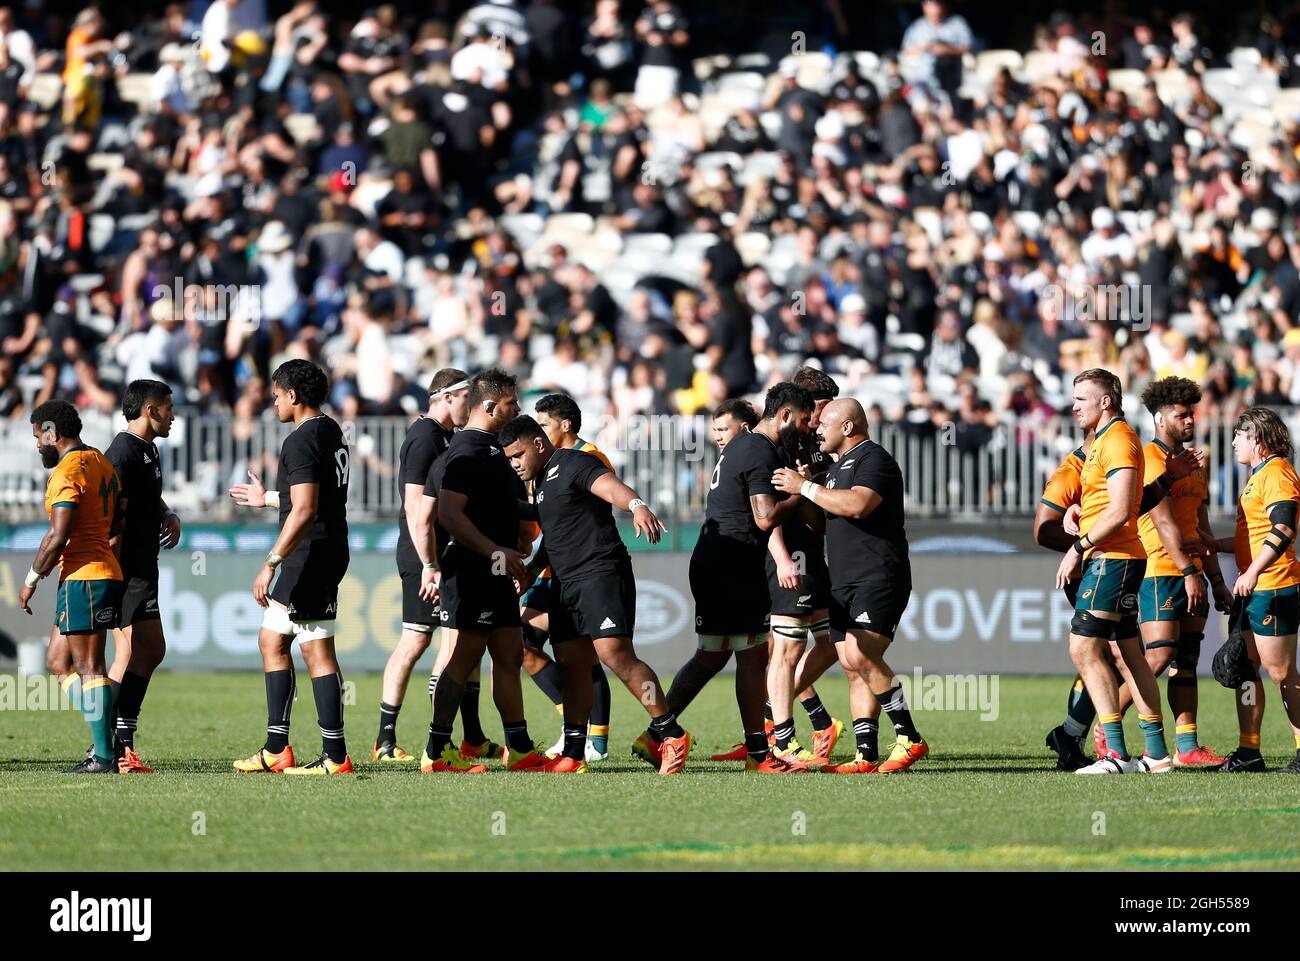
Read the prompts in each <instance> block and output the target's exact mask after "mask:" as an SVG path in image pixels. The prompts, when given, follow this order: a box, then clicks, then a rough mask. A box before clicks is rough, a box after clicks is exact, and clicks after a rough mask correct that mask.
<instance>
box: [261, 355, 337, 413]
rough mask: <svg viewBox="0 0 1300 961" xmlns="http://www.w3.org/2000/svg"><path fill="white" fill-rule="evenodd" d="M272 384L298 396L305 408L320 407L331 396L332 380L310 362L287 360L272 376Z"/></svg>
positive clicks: (299, 401) (299, 359)
mask: <svg viewBox="0 0 1300 961" xmlns="http://www.w3.org/2000/svg"><path fill="white" fill-rule="evenodd" d="M271 383H272V384H274V385H275V386H276V387H279V388H280V389H281V390H285V391H288V390H291V391H293V392H294V393H295V394H297V395H298V403H300V404H302V405H303V406H304V407H319V406H320V405H321V404H323V403H325V398H326V397H328V396H329V391H330V379H329V377H327V376H326V375H325V371H323V370H321V369H320V368H319V367H317V366H316V365H315V364H313V363H312V362H311V361H310V360H302V359H301V358H298V359H294V360H286V361H285V362H284V363H283V364H281V365H280V366H279V367H277V368H276V369H275V373H273V374H272V375H271Z"/></svg>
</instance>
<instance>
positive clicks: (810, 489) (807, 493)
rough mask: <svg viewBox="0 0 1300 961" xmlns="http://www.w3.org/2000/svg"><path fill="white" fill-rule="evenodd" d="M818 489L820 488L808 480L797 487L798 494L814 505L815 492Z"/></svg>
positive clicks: (815, 501)
mask: <svg viewBox="0 0 1300 961" xmlns="http://www.w3.org/2000/svg"><path fill="white" fill-rule="evenodd" d="M820 489H821V488H820V487H818V486H817V485H816V484H814V483H813V482H812V481H810V480H806V481H804V482H803V483H802V484H800V485H799V493H800V494H802V495H803V496H804V497H806V498H808V500H810V501H812V502H813V503H814V504H816V503H817V491H819V490H820Z"/></svg>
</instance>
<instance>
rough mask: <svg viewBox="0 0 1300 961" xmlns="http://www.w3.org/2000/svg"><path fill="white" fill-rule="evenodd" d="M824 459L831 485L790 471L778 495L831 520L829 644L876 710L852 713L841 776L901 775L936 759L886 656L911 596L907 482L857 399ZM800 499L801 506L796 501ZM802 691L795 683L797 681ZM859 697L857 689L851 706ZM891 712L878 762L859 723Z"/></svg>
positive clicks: (843, 405)
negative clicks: (829, 460) (891, 738)
mask: <svg viewBox="0 0 1300 961" xmlns="http://www.w3.org/2000/svg"><path fill="white" fill-rule="evenodd" d="M817 436H818V437H819V438H820V440H821V449H822V452H823V453H826V454H831V455H834V456H835V464H834V465H833V467H831V469H830V470H829V471H828V472H827V477H826V483H825V485H822V484H818V483H817V482H816V481H812V480H808V479H806V478H804V477H803V476H802V475H801V474H799V473H798V472H797V471H794V470H791V469H790V468H787V467H783V468H780V469H779V470H777V471H776V472H775V474H774V476H773V477H772V484H773V486H774V487H775V488H776V489H777V490H780V491H783V492H785V493H787V494H800V495H802V498H804V499H806V500H807V501H811V502H812V503H813V504H815V505H816V506H817V507H820V508H821V509H822V510H823V511H824V512H825V517H826V555H827V564H828V566H829V568H830V575H831V607H830V618H831V638H832V639H833V640H834V641H835V642H836V644H837V646H838V649H839V654H840V663H841V664H842V665H843V667H844V670H845V672H846V673H850V672H857V673H859V674H861V675H862V677H863V679H864V680H865V681H866V687H867V688H868V689H869V691H870V692H871V694H873V695H874V700H875V702H878V705H879V706H877V705H876V704H873V703H870V702H864V701H863V700H862V699H861V697H860V696H859V698H858V703H855V704H853V705H852V708H853V716H854V725H853V727H854V731H855V733H856V734H857V740H858V754H857V757H856V758H855V759H854V760H853V761H851V762H849V763H848V764H847V765H834V766H828V767H824V768H822V770H823V771H826V770H828V769H829V770H831V771H834V772H835V773H863V774H866V773H881V774H887V773H890V772H892V771H901V770H904V769H905V768H908V767H910V766H911V765H913V764H915V763H916V762H917V761H918V760H920V759H921V758H922V757H924V756H925V755H926V754H927V753H928V752H929V747H928V745H927V744H926V743H925V740H924V739H923V738H922V737H921V735H920V734H919V733H918V732H917V730H916V727H915V725H914V724H913V722H912V715H911V712H910V711H909V710H908V707H907V700H906V698H905V697H904V696H903V687H902V685H901V684H900V683H899V682H898V679H897V678H896V677H895V676H894V672H893V671H892V670H890V668H889V665H888V664H886V663H885V657H884V655H885V650H886V649H887V648H888V647H889V644H890V642H891V641H892V640H893V637H894V631H895V630H896V629H897V628H898V622H899V620H900V619H901V618H902V616H903V611H904V610H905V609H906V608H907V603H908V600H909V599H910V597H911V594H912V568H911V561H910V559H909V557H908V546H907V533H906V530H905V528H904V523H903V497H904V490H903V474H902V471H900V470H899V468H898V463H897V462H896V461H895V460H894V458H893V456H892V455H891V454H890V453H889V452H888V451H887V450H885V449H884V448H883V447H881V446H880V445H879V444H877V443H876V442H875V441H873V440H870V439H868V436H867V417H866V413H865V412H864V411H863V409H862V405H861V404H859V403H858V402H857V401H856V400H853V399H852V398H844V399H840V400H834V401H832V402H831V403H829V404H827V405H826V408H825V409H824V410H823V411H822V416H821V423H820V424H819V426H818V428H817ZM792 500H798V499H797V498H792ZM796 683H797V682H796ZM853 696H854V692H853V690H852V689H851V690H850V697H851V698H852V697H853ZM880 707H883V708H884V710H885V713H886V714H888V715H889V719H890V721H892V722H893V725H894V732H895V738H896V740H895V744H894V748H893V750H892V752H891V753H890V755H889V757H888V758H887V759H885V760H884V761H883V762H882V761H880V760H879V753H878V748H877V746H876V738H875V737H874V736H869V735H870V734H871V732H870V730H869V729H868V728H867V726H866V725H865V724H864V725H859V723H858V722H859V721H865V720H869V719H871V712H872V710H873V709H874V710H876V711H878V710H879V708H880Z"/></svg>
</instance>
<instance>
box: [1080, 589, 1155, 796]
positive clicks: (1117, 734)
mask: <svg viewBox="0 0 1300 961" xmlns="http://www.w3.org/2000/svg"><path fill="white" fill-rule="evenodd" d="M1075 618H1076V620H1075V623H1076V625H1078V624H1079V623H1081V622H1080V620H1079V618H1085V620H1086V621H1087V622H1089V623H1096V622H1098V621H1106V622H1118V621H1120V620H1121V615H1120V614H1119V613H1118V612H1112V611H1089V612H1083V613H1081V614H1076V615H1075ZM1103 627H1106V625H1099V627H1098V630H1099V632H1100V631H1101V629H1102V628H1103ZM1106 629H1107V630H1110V631H1111V632H1112V633H1113V628H1108V627H1107V628H1106ZM1114 651H1118V654H1119V660H1118V662H1117V663H1116V666H1117V667H1118V668H1119V671H1120V675H1121V678H1122V683H1125V684H1127V685H1128V686H1129V688H1130V689H1131V690H1132V693H1133V699H1134V703H1136V704H1137V707H1138V722H1139V724H1140V725H1141V726H1142V733H1143V738H1144V740H1145V742H1146V751H1145V754H1144V755H1143V756H1142V757H1140V758H1137V759H1131V758H1130V757H1129V754H1128V748H1127V745H1126V744H1125V742H1124V726H1123V723H1122V717H1121V715H1120V713H1119V704H1120V701H1119V687H1118V684H1117V682H1116V679H1115V675H1114V673H1113V672H1112V671H1111V668H1110V665H1111V663H1112V654H1113V652H1114ZM1070 657H1071V658H1072V659H1073V660H1074V666H1075V669H1076V670H1078V672H1079V676H1080V677H1082V678H1083V682H1084V684H1085V685H1086V686H1087V689H1088V694H1089V695H1090V696H1091V697H1092V702H1093V704H1094V705H1095V706H1096V708H1097V716H1098V719H1099V720H1100V721H1101V724H1102V728H1103V730H1104V731H1105V735H1106V745H1107V748H1108V749H1109V750H1110V751H1111V752H1114V754H1115V756H1116V759H1117V760H1118V761H1120V762H1123V765H1124V768H1123V769H1124V770H1132V771H1136V770H1151V771H1156V772H1163V771H1168V770H1172V768H1173V762H1172V761H1171V760H1170V759H1169V756H1168V751H1167V749H1166V748H1165V743H1164V728H1163V724H1162V717H1161V711H1160V689H1159V687H1158V686H1157V685H1156V679H1155V675H1153V674H1152V673H1151V667H1150V666H1149V665H1148V664H1147V661H1146V658H1145V656H1144V654H1143V651H1142V643H1141V641H1140V640H1139V639H1138V638H1137V637H1128V638H1122V639H1119V640H1117V641H1113V642H1111V641H1108V640H1107V639H1106V638H1105V636H1104V634H1103V635H1102V636H1087V635H1083V634H1078V633H1075V632H1073V631H1072V632H1071V633H1070ZM1130 761H1133V764H1132V765H1131V764H1130V763H1129V762H1130ZM1104 762H1105V759H1099V760H1098V761H1097V762H1096V763H1095V764H1091V765H1088V766H1087V767H1085V768H1080V769H1079V771H1078V772H1076V773H1083V774H1097V773H1107V772H1104V771H1103V770H1102V769H1101V765H1102V764H1103V763H1104ZM1137 764H1140V765H1141V767H1138V766H1134V765H1137ZM1111 769H1114V765H1113V764H1112V765H1111Z"/></svg>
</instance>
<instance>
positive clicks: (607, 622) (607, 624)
mask: <svg viewBox="0 0 1300 961" xmlns="http://www.w3.org/2000/svg"><path fill="white" fill-rule="evenodd" d="M613 626H614V622H613V620H612V619H610V618H608V617H607V618H605V619H604V620H603V621H601V622H600V629H601V630H602V631H605V630H608V629H609V628H611V627H613Z"/></svg>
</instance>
